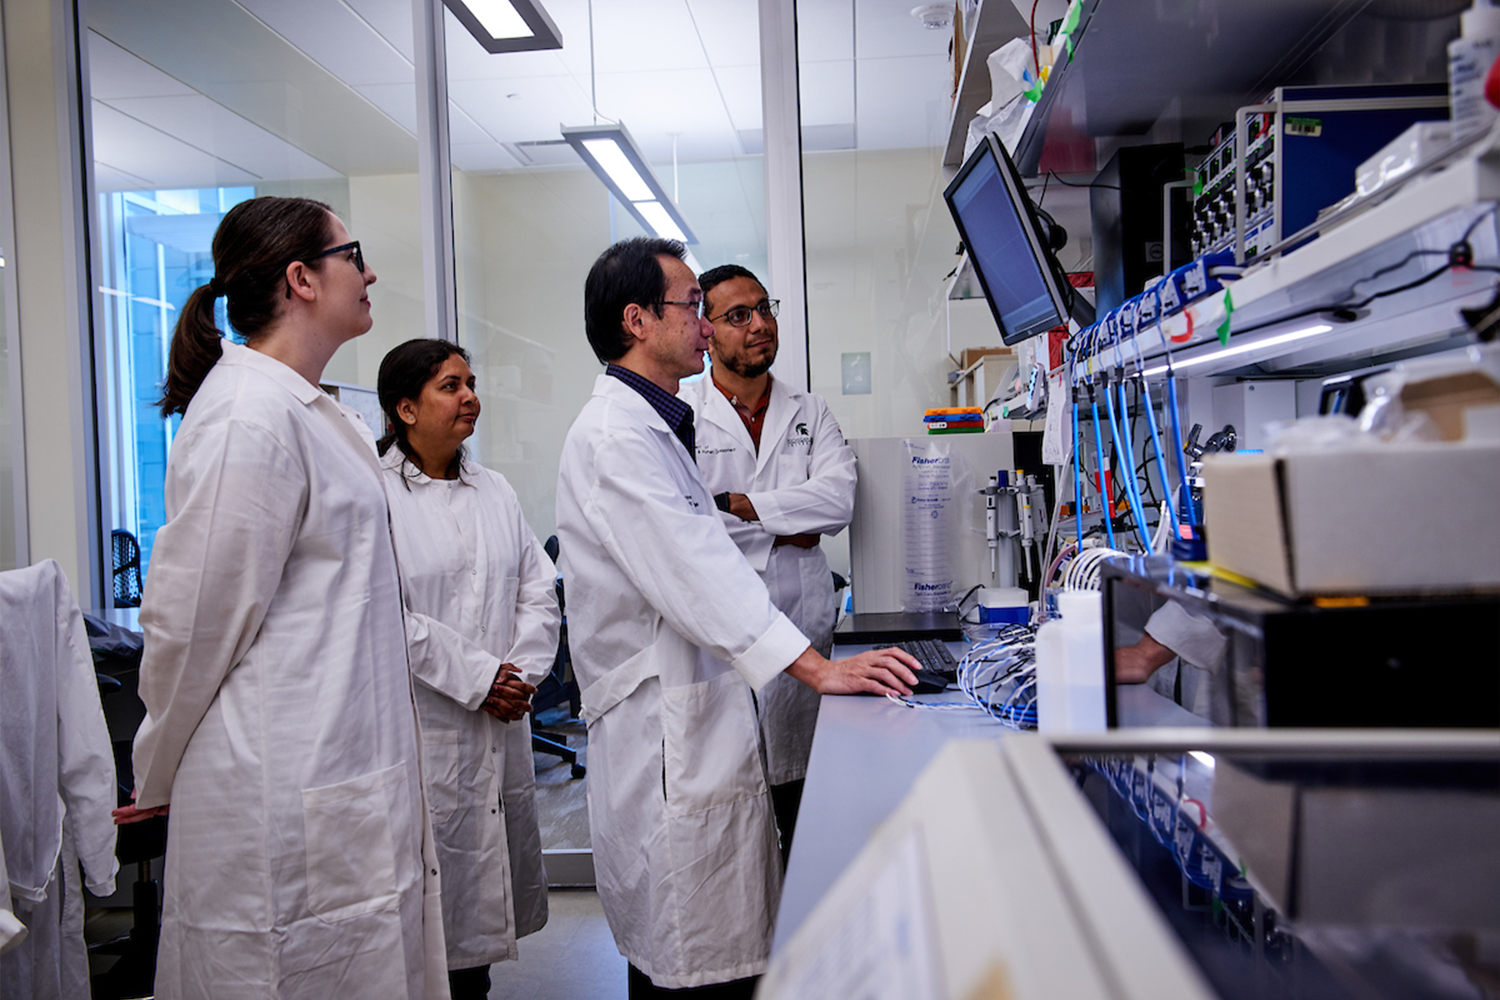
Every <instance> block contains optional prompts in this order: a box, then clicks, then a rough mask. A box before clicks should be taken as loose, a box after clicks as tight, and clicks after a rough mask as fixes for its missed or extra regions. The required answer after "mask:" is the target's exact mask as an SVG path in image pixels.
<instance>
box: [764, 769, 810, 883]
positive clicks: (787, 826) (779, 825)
mask: <svg viewBox="0 0 1500 1000" xmlns="http://www.w3.org/2000/svg"><path fill="white" fill-rule="evenodd" d="M804 784H806V781H805V779H803V778H798V779H797V780H796V781H788V782H787V783H786V784H784V785H772V786H771V809H772V810H773V811H774V812H775V813H776V829H778V830H780V831H781V867H782V868H783V869H785V868H786V863H787V859H788V858H790V857H791V856H792V831H793V830H794V829H796V827H797V810H798V809H799V808H801V806H802V786H803V785H804Z"/></svg>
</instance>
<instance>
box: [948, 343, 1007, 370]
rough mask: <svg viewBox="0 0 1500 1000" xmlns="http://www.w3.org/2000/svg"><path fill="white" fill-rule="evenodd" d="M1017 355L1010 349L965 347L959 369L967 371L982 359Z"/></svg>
mask: <svg viewBox="0 0 1500 1000" xmlns="http://www.w3.org/2000/svg"><path fill="white" fill-rule="evenodd" d="M1013 353H1015V352H1014V351H1012V350H1011V349H1010V348H1009V347H965V348H964V349H963V352H962V353H961V354H959V356H958V367H959V368H961V369H964V370H967V369H968V368H969V367H970V366H972V365H973V364H974V362H976V361H978V360H979V359H980V358H986V357H989V356H991V355H995V354H1003V355H1011V354H1013Z"/></svg>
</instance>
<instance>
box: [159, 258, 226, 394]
mask: <svg viewBox="0 0 1500 1000" xmlns="http://www.w3.org/2000/svg"><path fill="white" fill-rule="evenodd" d="M216 283H217V279H216V280H215V282H213V283H210V284H208V285H202V286H200V287H198V288H195V289H194V290H193V294H191V295H189V296H188V300H187V305H185V306H184V307H183V309H182V313H181V314H180V315H179V316H178V317H177V329H176V331H175V332H174V333H173V334H172V348H171V351H170V352H169V353H168V355H167V377H166V378H165V379H164V380H163V381H162V393H161V404H160V405H161V415H162V416H163V417H170V416H171V415H172V414H174V413H186V412H187V406H188V403H189V402H191V401H192V398H193V394H194V393H196V392H197V391H198V387H199V386H200V385H202V384H203V380H204V379H205V378H207V377H208V370H209V369H210V368H212V367H213V366H214V364H215V363H216V362H217V361H218V360H219V359H220V358H221V357H223V356H224V345H223V344H221V343H219V337H220V334H219V328H218V327H216V326H215V325H214V300H215V299H216V298H217V297H218V296H216V295H215V294H214V287H213V286H214V285H215V284H216Z"/></svg>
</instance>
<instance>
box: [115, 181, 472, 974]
mask: <svg viewBox="0 0 1500 1000" xmlns="http://www.w3.org/2000/svg"><path fill="white" fill-rule="evenodd" d="M213 258H214V269H215V275H214V278H213V280H212V281H211V282H210V283H209V284H208V285H207V286H205V287H203V288H199V289H197V290H196V291H195V292H193V294H192V296H191V297H190V298H189V299H188V302H187V305H186V307H185V308H184V310H183V313H182V316H181V318H180V319H179V321H178V324H177V329H176V332H175V334H174V336H173V340H172V348H171V356H170V360H169V367H168V375H167V380H166V385H165V392H164V399H163V401H162V410H163V412H164V413H166V414H171V413H175V412H180V413H183V414H184V416H183V420H182V425H181V429H180V430H179V431H178V433H177V436H176V439H175V441H174V443H173V447H172V454H171V458H170V460H169V461H168V463H167V483H166V501H167V523H166V524H165V525H164V526H163V527H162V528H161V530H160V531H159V532H158V533H157V536H156V543H155V549H154V551H153V553H152V557H151V566H150V571H149V574H148V576H147V579H146V587H145V600H144V602H143V605H142V608H141V627H142V629H143V631H144V632H145V637H146V641H145V656H144V659H143V661H142V664H141V676H140V693H141V698H142V700H143V701H144V702H145V704H146V709H147V716H146V720H145V721H144V722H143V723H142V725H141V728H140V731H139V732H138V733H137V736H136V741H135V779H136V789H137V801H136V804H135V806H134V807H130V808H127V809H123V810H118V811H117V814H116V818H117V820H118V821H120V822H129V821H131V820H133V819H135V818H139V817H140V816H143V815H149V814H151V813H153V812H159V811H161V810H162V809H163V808H164V807H165V806H166V805H167V804H168V803H170V805H171V816H170V829H169V838H170V847H169V849H168V851H167V868H166V876H165V880H164V884H165V892H166V896H165V900H164V903H163V919H162V928H161V944H160V948H159V954H158V961H157V974H156V995H157V996H158V997H163V998H178V997H210V996H212V997H215V998H221V997H223V998H240V997H256V998H269V997H277V998H291V997H296V998H303V997H305V998H309V1000H330V998H334V997H360V998H361V1000H365V998H370V997H379V998H393V1000H399V998H406V1000H415V998H419V997H442V996H446V995H447V980H446V977H445V976H444V975H443V971H444V970H443V947H442V927H441V917H440V913H439V903H438V897H437V889H436V881H437V880H436V878H435V877H434V876H436V874H437V873H436V865H435V861H434V855H433V853H432V848H431V844H430V838H429V837H427V836H425V835H424V825H425V824H424V818H425V817H424V809H423V793H422V782H421V775H420V772H419V764H418V760H419V756H418V744H417V724H416V718H415V711H414V707H413V703H412V690H411V682H410V675H409V673H408V670H407V664H406V651H405V635H404V626H403V624H402V613H401V598H400V591H399V587H398V585H397V574H396V559H395V552H394V549H393V547H392V544H391V538H390V534H389V531H388V530H387V507H386V501H385V493H384V489H383V487H382V485H381V482H380V469H379V462H378V460H377V458H376V455H375V449H374V440H373V437H372V436H371V434H370V433H369V431H368V429H366V428H364V426H363V424H362V423H361V422H360V419H359V417H358V416H357V415H356V414H354V412H353V411H352V410H349V409H347V408H344V407H341V406H340V405H338V404H337V403H335V402H334V401H333V400H332V399H331V398H329V397H328V396H327V395H326V394H325V393H324V392H322V391H321V390H320V389H319V388H318V380H319V378H320V377H321V375H322V372H323V367H324V365H325V364H327V362H328V360H329V358H330V357H331V356H332V355H333V353H334V351H335V350H337V349H338V347H339V346H340V345H341V344H343V343H345V342H347V341H349V340H351V339H353V338H355V337H358V336H359V335H360V334H362V333H364V332H365V331H367V330H368V329H369V328H370V300H369V298H368V296H367V295H366V291H367V289H368V287H369V286H370V284H371V283H372V282H374V280H375V272H374V271H373V270H371V269H370V268H369V267H368V266H366V264H365V261H364V257H363V255H362V253H361V251H360V246H359V244H358V242H355V241H351V240H350V238H349V234H348V232H347V231H345V229H344V225H343V223H342V222H340V221H339V220H338V218H337V217H335V216H334V215H333V213H332V212H331V211H329V209H328V207H327V206H326V205H323V204H322V203H320V202H315V201H309V200H306V199H301V198H257V199H253V200H251V201H247V202H243V203H241V204H239V205H236V206H235V207H234V208H232V209H230V211H229V212H228V213H227V214H226V215H225V216H224V219H223V221H222V222H221V223H220V225H219V228H218V231H217V232H216V233H215V235H214V241H213ZM220 295H223V296H224V297H225V298H226V299H227V309H228V315H229V321H230V324H231V325H232V326H233V327H234V329H235V331H237V332H238V333H239V334H240V335H241V336H242V337H243V338H244V340H245V346H240V345H238V344H236V343H234V342H232V341H230V340H228V339H225V338H222V337H221V335H220V332H219V331H218V330H217V329H216V328H215V326H214V300H215V299H216V298H217V297H218V296H220Z"/></svg>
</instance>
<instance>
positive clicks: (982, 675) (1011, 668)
mask: <svg viewBox="0 0 1500 1000" xmlns="http://www.w3.org/2000/svg"><path fill="white" fill-rule="evenodd" d="M1035 643H1036V630H1035V629H1033V628H1031V627H1030V626H1029V625H1005V626H1002V627H1001V628H1000V630H999V631H997V632H996V633H995V634H994V635H991V636H986V637H985V638H983V639H981V640H979V641H977V642H972V645H970V647H969V649H968V651H967V652H965V653H964V655H963V657H962V658H961V659H960V660H959V661H958V687H959V690H961V691H962V692H963V693H964V696H965V700H963V701H948V702H927V701H911V700H909V699H906V698H901V697H898V696H897V695H893V694H891V695H886V698H887V699H889V700H890V701H891V702H893V703H895V704H897V705H901V706H902V707H904V708H925V709H930V710H932V711H939V712H972V711H974V710H975V709H978V710H979V711H981V712H984V713H985V714H986V715H989V716H991V717H993V718H995V719H998V720H999V721H1001V722H1003V723H1005V724H1006V725H1007V726H1010V727H1011V728H1012V729H1035V728H1036V653H1035Z"/></svg>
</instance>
